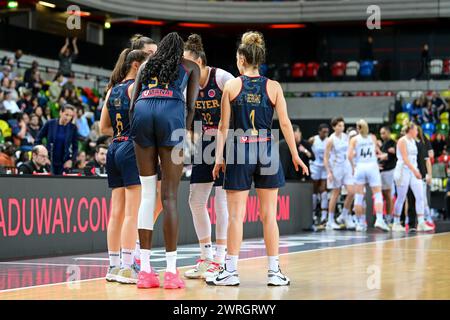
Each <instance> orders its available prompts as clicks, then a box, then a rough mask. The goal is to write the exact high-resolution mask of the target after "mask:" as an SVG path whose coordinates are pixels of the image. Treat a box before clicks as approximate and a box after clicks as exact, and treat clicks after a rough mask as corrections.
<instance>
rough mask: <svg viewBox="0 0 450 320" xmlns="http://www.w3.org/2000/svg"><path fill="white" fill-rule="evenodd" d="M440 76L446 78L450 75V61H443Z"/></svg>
mask: <svg viewBox="0 0 450 320" xmlns="http://www.w3.org/2000/svg"><path fill="white" fill-rule="evenodd" d="M442 74H444V75H446V76H449V75H450V59H444V64H443V68H442Z"/></svg>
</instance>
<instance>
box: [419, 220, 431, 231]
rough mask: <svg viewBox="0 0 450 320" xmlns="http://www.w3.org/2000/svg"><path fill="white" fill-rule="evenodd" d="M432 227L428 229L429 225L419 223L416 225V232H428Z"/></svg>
mask: <svg viewBox="0 0 450 320" xmlns="http://www.w3.org/2000/svg"><path fill="white" fill-rule="evenodd" d="M433 230H434V229H433V227H430V226H429V225H427V224H426V222H421V223H419V224H417V231H419V232H429V231H433Z"/></svg>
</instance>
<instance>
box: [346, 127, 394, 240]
mask: <svg viewBox="0 0 450 320" xmlns="http://www.w3.org/2000/svg"><path fill="white" fill-rule="evenodd" d="M356 129H357V130H358V135H356V136H355V137H353V138H352V139H351V140H350V145H349V148H348V160H349V161H350V164H351V165H352V170H353V172H354V179H355V189H356V190H355V191H356V195H355V211H356V221H357V223H356V226H357V228H356V230H357V231H358V230H364V229H365V228H364V225H365V223H364V221H365V219H363V218H362V216H364V215H365V212H364V194H365V192H364V188H365V185H366V184H367V183H368V184H369V186H370V187H371V188H372V194H373V195H374V199H375V201H374V202H375V213H376V216H377V218H376V221H375V227H376V228H379V229H381V230H383V231H389V230H390V229H389V227H388V225H387V224H386V222H385V221H384V219H383V194H382V193H381V175H380V171H379V168H378V159H377V156H381V151H380V149H379V147H378V144H377V139H376V137H375V136H374V135H372V134H371V133H370V132H369V125H368V124H367V122H366V121H365V120H363V119H361V120H359V121H358V122H357V123H356Z"/></svg>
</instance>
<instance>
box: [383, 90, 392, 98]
mask: <svg viewBox="0 0 450 320" xmlns="http://www.w3.org/2000/svg"><path fill="white" fill-rule="evenodd" d="M384 96H385V97H393V96H394V92H392V91H385V92H384Z"/></svg>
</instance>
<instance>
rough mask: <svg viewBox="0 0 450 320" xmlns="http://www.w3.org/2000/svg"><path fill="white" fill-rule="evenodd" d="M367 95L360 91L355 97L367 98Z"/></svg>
mask: <svg viewBox="0 0 450 320" xmlns="http://www.w3.org/2000/svg"><path fill="white" fill-rule="evenodd" d="M366 96H367V93H366V92H364V91H358V92H356V93H355V97H366Z"/></svg>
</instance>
